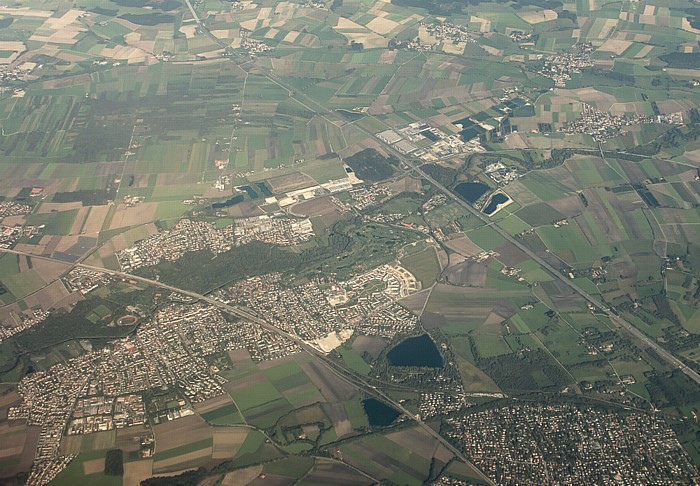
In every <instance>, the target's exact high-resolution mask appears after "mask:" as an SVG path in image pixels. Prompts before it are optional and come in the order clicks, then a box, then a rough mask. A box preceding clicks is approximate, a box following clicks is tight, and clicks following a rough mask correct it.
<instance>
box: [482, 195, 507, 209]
mask: <svg viewBox="0 0 700 486" xmlns="http://www.w3.org/2000/svg"><path fill="white" fill-rule="evenodd" d="M507 200H508V196H505V195H503V194H501V193H500V192H499V193H498V194H494V195H493V197H492V198H491V201H490V202H489V205H488V206H486V207H485V208H484V212H485V213H486V214H491V213H493V212H494V211H495V210H496V208H497V207H498V205H499V204H503V203H504V202H506V201H507Z"/></svg>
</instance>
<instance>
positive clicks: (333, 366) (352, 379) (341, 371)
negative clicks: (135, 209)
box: [0, 249, 495, 484]
mask: <svg viewBox="0 0 700 486" xmlns="http://www.w3.org/2000/svg"><path fill="white" fill-rule="evenodd" d="M3 251H4V252H7V253H12V254H15V255H21V256H28V257H31V258H37V259H40V260H47V261H61V260H57V259H55V258H51V257H47V256H43V255H34V254H31V253H27V252H23V251H17V250H9V249H3V250H0V252H3ZM64 263H65V262H64ZM72 265H73V266H74V267H79V268H84V269H86V270H92V271H93V272H100V273H106V274H108V275H113V276H116V277H121V278H125V279H129V280H136V281H138V282H143V283H147V284H149V285H153V286H155V287H158V288H161V289H164V290H170V291H172V292H177V293H179V294H181V295H185V296H187V297H191V298H193V299H196V300H201V301H203V302H207V303H208V304H211V305H212V306H215V307H217V308H219V309H221V310H222V311H224V312H227V313H229V314H232V315H235V316H238V317H240V318H241V319H244V320H246V321H249V322H253V323H255V324H258V325H259V326H260V327H262V328H264V329H267V330H268V331H270V332H274V333H276V334H279V335H280V336H283V337H285V338H287V339H289V340H290V341H293V342H294V343H295V344H296V345H297V346H299V347H300V348H301V349H302V350H304V351H305V352H307V353H309V354H311V355H313V356H314V357H315V358H316V359H318V360H319V361H320V362H321V363H322V364H323V365H324V366H326V368H328V370H330V371H331V372H332V373H333V374H335V375H336V376H337V377H339V378H340V379H342V380H344V381H346V382H348V383H349V384H350V385H352V386H354V387H356V388H357V389H358V390H361V391H363V392H365V393H367V394H368V395H370V396H375V397H379V398H381V399H382V400H384V401H385V402H387V403H389V404H391V405H392V406H393V407H394V408H396V409H397V410H399V411H400V412H401V413H403V414H404V415H406V416H407V417H408V418H409V419H410V420H412V421H414V422H416V423H417V424H418V425H419V426H420V427H421V428H422V429H423V430H425V431H426V432H427V433H428V434H430V436H432V437H434V438H435V439H437V440H438V441H439V442H440V443H441V444H442V445H444V446H445V447H446V448H447V449H448V450H450V451H451V452H452V453H453V454H454V455H455V456H456V457H457V458H459V459H460V460H461V461H463V462H464V463H466V464H468V465H469V466H471V467H472V468H473V469H474V471H477V472H478V473H479V474H480V475H481V478H482V480H483V481H484V482H486V483H487V484H495V483H494V482H493V481H491V479H490V478H489V477H487V476H486V475H485V474H483V473H482V472H481V471H480V470H479V468H478V467H476V465H474V464H473V463H472V462H471V461H470V460H469V459H468V458H467V457H466V456H465V455H464V454H462V452H461V451H459V450H458V449H457V448H455V447H454V446H453V445H452V444H450V442H448V441H447V440H446V439H445V438H444V437H442V436H441V435H440V434H439V433H437V432H436V431H434V430H433V429H431V428H430V427H429V426H428V425H427V424H425V423H424V422H422V421H421V420H419V419H418V418H417V417H416V416H415V415H414V414H413V413H412V412H411V411H409V410H408V409H406V408H405V407H404V406H403V405H401V404H400V403H399V402H397V401H396V400H394V399H393V398H391V397H390V396H388V395H387V394H385V393H384V392H383V391H382V390H380V389H378V388H376V387H374V386H372V385H370V384H369V383H367V382H366V381H365V380H364V379H363V378H361V377H360V376H358V375H356V374H355V373H354V372H352V371H351V370H348V369H346V368H344V367H343V366H342V365H340V364H339V363H336V362H335V361H333V360H332V359H330V358H329V357H328V356H326V354H324V353H323V352H321V351H320V350H318V349H316V348H315V347H314V346H312V345H310V344H309V343H307V342H306V341H304V340H302V339H300V338H299V337H298V336H295V335H293V334H290V333H288V332H287V331H285V330H283V329H280V328H278V327H277V326H274V325H272V324H270V323H269V322H267V321H265V320H264V319H261V318H260V317H258V316H256V315H254V314H252V313H250V312H249V311H248V310H245V309H242V308H241V307H237V306H233V305H230V304H226V303H224V302H221V301H220V300H217V299H215V298H213V297H209V296H207V295H203V294H199V293H197V292H192V291H190V290H184V289H180V288H178V287H175V286H174V285H169V284H166V283H164V282H160V281H158V280H153V279H150V278H146V277H141V276H139V275H133V274H131V273H127V272H122V271H119V270H110V269H106V268H102V267H98V266H95V265H88V264H86V263H73V264H72Z"/></svg>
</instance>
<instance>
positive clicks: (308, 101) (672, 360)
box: [261, 69, 700, 385]
mask: <svg viewBox="0 0 700 486" xmlns="http://www.w3.org/2000/svg"><path fill="white" fill-rule="evenodd" d="M261 72H262V73H263V75H264V76H265V77H267V78H268V79H270V80H271V81H274V82H275V83H277V84H278V85H280V86H281V87H283V88H285V89H287V90H289V91H290V92H292V93H294V95H295V99H296V101H297V102H298V103H300V104H301V105H302V106H304V107H305V108H307V109H310V110H312V111H316V112H318V113H319V115H320V116H322V117H323V118H324V119H326V120H328V121H329V122H330V123H332V122H333V120H336V121H338V120H340V121H342V122H343V125H341V126H342V128H350V129H354V130H359V131H360V132H362V133H364V134H365V135H368V136H371V137H372V138H374V139H375V140H377V141H378V142H380V143H381V144H382V146H383V147H384V148H385V150H387V151H388V152H390V153H391V154H392V155H394V156H395V157H396V158H397V159H398V160H399V161H401V162H403V163H404V164H405V165H406V166H408V167H411V168H412V170H413V171H415V172H416V173H417V174H419V175H420V176H421V177H422V178H424V179H426V180H427V181H429V182H430V183H431V184H433V185H434V186H435V187H436V188H437V189H438V190H440V191H441V192H442V193H443V194H445V195H446V196H447V197H448V198H450V199H452V200H453V201H455V202H456V203H457V204H459V205H460V206H461V207H463V208H464V209H466V210H467V211H469V212H470V213H471V214H473V215H474V216H476V217H477V218H479V219H480V220H481V221H482V222H483V223H484V224H487V225H490V226H491V227H492V228H493V229H494V230H495V231H496V232H497V233H498V234H499V235H501V236H502V237H503V238H504V239H505V240H506V241H508V242H510V243H512V244H513V245H514V246H515V247H517V248H518V249H519V250H521V251H522V252H523V253H525V254H526V255H527V256H529V257H530V258H531V259H532V260H534V261H535V262H537V263H538V264H539V265H540V266H541V267H542V268H543V269H545V270H546V271H547V273H549V274H551V275H552V276H553V277H554V278H556V279H558V280H560V281H561V282H563V283H564V284H565V285H567V286H568V287H569V288H571V289H572V290H573V291H574V292H575V293H577V294H578V295H580V296H581V297H582V298H583V299H585V300H586V301H587V302H589V303H591V304H592V305H593V306H594V307H596V309H597V312H598V313H599V314H601V313H602V314H603V315H605V316H607V317H608V318H609V319H610V320H611V322H613V323H614V324H615V325H617V326H619V327H621V328H623V329H625V330H626V331H627V332H629V333H630V334H631V335H632V336H634V337H635V338H637V339H638V340H639V341H641V342H642V343H644V344H646V345H647V346H649V348H651V349H653V350H654V351H655V352H656V354H658V355H659V356H660V357H661V358H662V359H663V360H665V361H666V362H667V363H669V364H670V365H672V366H673V367H676V368H678V369H680V370H681V371H682V372H683V373H685V374H686V375H687V376H688V377H689V378H690V379H692V380H693V381H694V382H695V383H697V384H698V385H700V373H698V372H696V371H695V370H693V369H691V368H689V367H688V366H687V365H685V364H684V363H683V362H682V361H681V360H680V359H678V358H677V357H676V356H674V355H673V354H672V353H671V352H670V351H668V350H666V349H665V348H664V347H663V346H661V344H659V343H658V342H657V341H656V340H655V339H652V338H651V337H649V336H648V335H647V334H645V333H644V332H643V331H640V330H639V329H638V328H636V327H635V326H634V325H632V324H630V323H629V322H627V321H626V320H625V319H623V318H622V317H620V316H617V315H615V314H613V313H612V312H610V311H609V310H608V306H607V305H606V304H605V303H604V302H602V301H601V300H600V299H598V298H597V297H594V296H593V295H591V294H589V293H588V292H586V291H585V290H583V289H582V288H581V287H579V286H578V285H576V283H575V282H573V281H572V280H571V279H569V278H568V277H567V276H565V275H563V274H562V273H561V272H559V271H558V270H557V269H556V268H554V267H553V266H552V265H550V264H549V263H547V262H546V261H545V260H544V259H543V258H541V257H540V256H539V255H537V254H536V253H535V252H534V251H532V250H530V249H529V248H528V247H527V246H525V244H524V243H522V242H521V241H519V240H518V239H517V238H515V237H513V236H511V235H510V234H509V233H508V232H507V231H505V230H504V229H502V228H501V227H500V226H499V225H498V224H497V223H495V222H494V221H492V220H491V219H490V218H489V217H488V216H486V215H485V214H483V213H482V212H481V211H478V210H476V209H474V207H472V205H471V204H469V203H467V202H466V201H465V200H464V199H462V198H461V197H460V196H458V195H457V194H455V193H454V192H452V191H451V190H450V189H448V188H447V187H445V186H444V185H442V184H441V183H439V182H438V181H436V180H435V179H433V178H432V177H431V176H430V175H428V174H427V173H426V172H425V171H423V170H422V169H421V168H420V165H422V164H420V163H416V161H414V160H412V159H409V158H407V157H406V156H404V155H403V154H402V153H400V152H399V151H397V150H396V149H394V148H393V147H392V146H391V145H388V144H387V143H385V142H384V141H383V140H381V139H380V138H378V137H377V136H376V134H375V133H373V132H371V131H369V130H367V129H365V128H364V127H361V126H359V125H357V124H355V123H353V124H349V123H345V120H344V119H343V118H342V117H340V115H338V114H337V113H335V112H334V111H333V110H331V109H329V108H327V107H325V106H324V105H322V104H320V103H318V102H317V101H315V100H313V99H312V98H310V97H308V96H307V95H306V94H305V93H303V92H299V91H295V90H294V89H293V88H292V87H290V86H288V85H287V84H286V83H284V81H282V80H281V79H279V78H278V77H277V76H274V75H273V74H271V73H270V72H269V71H267V70H263V69H261ZM299 98H302V99H303V100H304V102H302V101H300V100H299ZM309 105H311V106H313V107H315V108H316V109H315V110H314V109H312V108H311V106H309ZM366 116H369V117H371V118H372V119H374V120H376V121H378V122H379V123H381V124H384V123H383V122H382V121H381V120H377V119H376V118H374V117H373V116H372V115H366ZM387 128H390V127H388V126H387Z"/></svg>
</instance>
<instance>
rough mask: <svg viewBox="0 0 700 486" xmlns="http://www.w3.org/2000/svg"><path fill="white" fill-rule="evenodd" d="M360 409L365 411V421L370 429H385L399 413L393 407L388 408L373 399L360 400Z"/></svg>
mask: <svg viewBox="0 0 700 486" xmlns="http://www.w3.org/2000/svg"><path fill="white" fill-rule="evenodd" d="M362 407H363V408H364V409H365V413H366V414H367V419H368V421H369V424H370V425H371V426H372V427H386V426H387V425H391V423H392V422H393V421H394V420H396V419H397V418H398V417H399V415H401V413H400V412H399V411H397V410H396V409H395V408H394V407H390V406H389V405H387V404H386V403H384V402H380V401H379V400H377V399H375V398H368V399H367V400H362Z"/></svg>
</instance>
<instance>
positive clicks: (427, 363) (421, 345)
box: [386, 334, 443, 368]
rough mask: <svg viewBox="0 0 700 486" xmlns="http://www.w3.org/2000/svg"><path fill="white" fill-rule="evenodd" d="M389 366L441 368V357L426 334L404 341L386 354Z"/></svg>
mask: <svg viewBox="0 0 700 486" xmlns="http://www.w3.org/2000/svg"><path fill="white" fill-rule="evenodd" d="M386 359H387V360H388V361H389V364H390V365H391V366H421V367H425V368H442V365H443V362H442V356H440V351H438V348H437V346H435V343H434V342H433V340H432V339H431V338H430V336H428V335H427V334H423V335H422V336H418V337H412V338H408V339H404V340H403V341H401V342H400V343H399V344H397V345H396V346H394V347H393V348H392V349H390V350H389V352H388V353H387V354H386Z"/></svg>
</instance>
